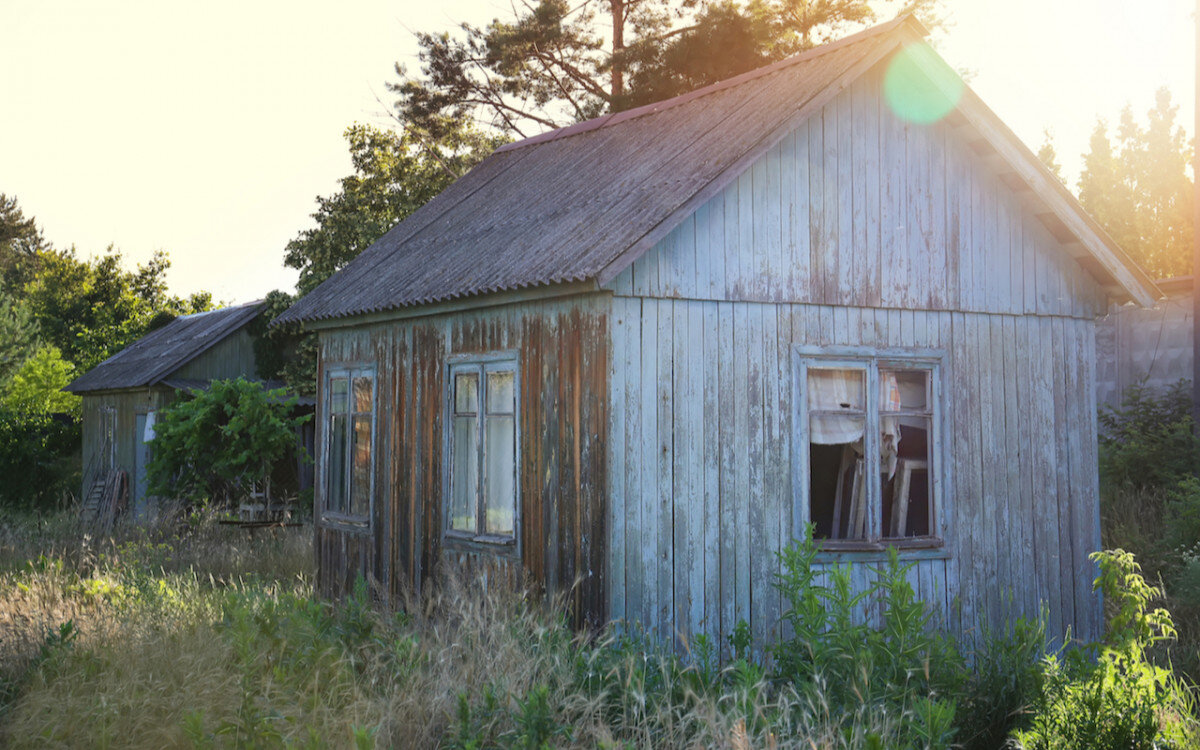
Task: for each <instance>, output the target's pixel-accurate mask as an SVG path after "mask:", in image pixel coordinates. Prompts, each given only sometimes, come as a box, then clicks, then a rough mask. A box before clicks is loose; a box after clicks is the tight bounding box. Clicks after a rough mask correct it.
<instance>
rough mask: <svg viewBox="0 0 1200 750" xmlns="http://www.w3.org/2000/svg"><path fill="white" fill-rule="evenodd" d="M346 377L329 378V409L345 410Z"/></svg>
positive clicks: (335, 410)
mask: <svg viewBox="0 0 1200 750" xmlns="http://www.w3.org/2000/svg"><path fill="white" fill-rule="evenodd" d="M346 386H347V383H346V379H345V378H330V379H329V411H330V412H344V411H346Z"/></svg>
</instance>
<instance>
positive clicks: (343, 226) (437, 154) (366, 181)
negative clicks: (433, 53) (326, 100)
mask: <svg viewBox="0 0 1200 750" xmlns="http://www.w3.org/2000/svg"><path fill="white" fill-rule="evenodd" d="M346 140H347V142H348V143H349V144H350V159H351V161H352V162H353V164H354V173H353V174H351V175H350V176H348V177H344V178H342V180H341V188H340V189H339V190H338V192H336V193H334V194H333V195H331V196H329V197H326V198H321V197H318V198H317V212H316V213H314V214H313V216H312V218H313V219H314V220H315V221H316V224H317V226H316V227H314V228H312V229H306V230H304V231H303V232H301V233H300V234H299V235H298V236H297V237H296V238H295V239H293V240H292V241H291V242H289V243H288V245H287V249H286V251H285V254H284V263H285V264H286V265H288V266H290V267H292V268H296V269H299V271H300V281H299V282H297V285H296V288H297V291H298V293H299V295H300V296H303V295H305V294H307V293H308V292H310V291H312V290H313V289H314V288H316V286H317V285H318V284H320V283H321V282H322V281H324V280H325V279H327V278H329V277H330V276H332V275H333V274H334V272H335V271H337V270H338V269H340V268H342V267H343V266H345V265H346V264H347V263H349V262H350V261H351V260H354V258H356V257H358V254H359V253H361V252H362V251H363V250H365V249H367V247H368V246H369V245H370V244H371V243H373V242H374V241H375V240H377V239H379V238H380V237H382V236H383V234H384V232H386V231H388V230H389V229H391V228H392V227H393V226H395V225H396V224H397V223H399V222H400V221H401V220H402V219H404V218H405V217H406V216H408V215H409V214H411V213H412V212H413V211H416V210H417V209H418V208H420V207H421V206H423V205H425V204H426V203H428V202H429V201H430V200H431V199H432V198H433V197H434V196H435V195H437V194H438V193H440V192H441V191H442V190H443V189H445V187H446V186H447V185H449V184H450V183H451V182H452V181H453V180H454V179H455V178H456V177H457V176H458V175H460V174H462V173H463V172H466V171H467V169H469V168H470V167H471V166H472V165H474V164H475V162H477V161H478V160H479V159H481V158H482V157H483V156H485V155H486V154H487V153H488V152H489V151H490V150H491V149H492V148H494V146H495V145H496V142H495V141H493V140H489V139H485V138H482V137H481V136H478V135H477V134H475V133H474V132H473V131H471V130H470V129H469V128H460V129H458V130H454V131H450V132H447V133H446V134H444V135H443V136H442V138H441V140H439V141H438V142H437V143H436V144H434V143H430V142H428V141H424V140H422V139H419V138H417V137H415V136H414V135H411V134H410V133H408V132H404V133H400V134H397V133H393V132H390V131H387V130H380V129H379V128H374V127H371V126H369V125H352V126H350V127H349V128H348V129H347V130H346Z"/></svg>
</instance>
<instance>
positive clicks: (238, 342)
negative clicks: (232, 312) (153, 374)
mask: <svg viewBox="0 0 1200 750" xmlns="http://www.w3.org/2000/svg"><path fill="white" fill-rule="evenodd" d="M167 377H169V378H187V379H195V380H220V379H222V378H236V377H244V378H257V377H258V368H257V365H256V362H255V359H254V339H253V338H252V337H251V336H250V332H249V331H248V330H247V329H246V328H242V329H241V330H239V331H237V332H236V333H233V334H231V335H229V336H228V337H227V338H225V339H224V340H222V341H221V342H220V343H219V344H217V345H216V346H214V347H213V348H211V349H209V350H208V351H206V352H204V353H203V354H200V355H199V356H197V357H196V358H195V359H193V360H191V361H190V362H188V363H187V364H185V365H184V366H183V367H180V368H179V369H178V370H176V371H175V372H173V373H171V374H170V375H168V376H167Z"/></svg>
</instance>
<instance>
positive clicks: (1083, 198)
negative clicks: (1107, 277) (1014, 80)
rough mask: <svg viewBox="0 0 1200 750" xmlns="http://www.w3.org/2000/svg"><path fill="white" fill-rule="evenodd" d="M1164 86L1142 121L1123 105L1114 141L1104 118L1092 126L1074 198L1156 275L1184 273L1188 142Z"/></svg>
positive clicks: (1188, 254)
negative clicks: (1076, 193) (1076, 196)
mask: <svg viewBox="0 0 1200 750" xmlns="http://www.w3.org/2000/svg"><path fill="white" fill-rule="evenodd" d="M1178 110H1179V108H1178V106H1176V105H1174V104H1172V103H1171V94H1170V92H1169V91H1168V90H1167V89H1166V88H1161V89H1159V90H1158V91H1157V92H1156V93H1155V98H1154V107H1153V108H1152V109H1151V110H1150V111H1149V112H1147V117H1146V125H1145V127H1143V126H1142V125H1141V124H1139V123H1138V122H1137V121H1136V120H1135V119H1134V116H1133V111H1132V110H1131V109H1130V108H1129V107H1126V108H1125V109H1124V111H1122V112H1121V118H1120V122H1119V124H1118V126H1117V131H1116V143H1115V145H1114V142H1113V140H1111V139H1110V137H1109V132H1108V125H1107V123H1105V122H1104V120H1099V121H1098V122H1097V123H1096V127H1095V129H1094V130H1093V131H1092V137H1091V141H1090V143H1089V146H1088V152H1087V153H1086V154H1084V166H1083V171H1082V173H1081V174H1080V176H1079V200H1080V203H1082V204H1083V207H1084V208H1086V209H1087V210H1088V212H1089V213H1090V214H1091V215H1092V216H1094V217H1095V218H1096V220H1097V221H1099V222H1100V225H1101V226H1103V227H1104V228H1105V230H1107V231H1108V233H1109V234H1110V235H1112V237H1113V239H1115V240H1116V241H1117V243H1118V244H1119V245H1120V246H1121V247H1122V248H1124V250H1125V251H1126V252H1127V253H1129V254H1130V256H1132V257H1133V259H1134V260H1136V261H1137V262H1138V263H1140V264H1141V265H1142V267H1143V268H1145V269H1146V270H1147V271H1148V272H1150V274H1151V275H1152V276H1154V277H1156V278H1167V277H1170V276H1180V275H1183V274H1187V273H1191V263H1192V231H1193V228H1192V208H1191V206H1192V190H1193V185H1192V180H1191V179H1190V178H1189V177H1188V171H1189V169H1188V166H1189V163H1190V161H1191V158H1192V152H1191V147H1190V145H1189V143H1188V139H1187V136H1186V134H1185V133H1184V131H1183V128H1182V126H1180V125H1178V124H1177V123H1176V122H1175V117H1176V115H1177V114H1178Z"/></svg>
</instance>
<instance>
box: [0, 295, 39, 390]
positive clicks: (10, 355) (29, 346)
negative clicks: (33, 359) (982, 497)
mask: <svg viewBox="0 0 1200 750" xmlns="http://www.w3.org/2000/svg"><path fill="white" fill-rule="evenodd" d="M37 340H38V327H37V321H36V320H34V317H33V313H31V312H30V310H29V307H28V306H27V305H25V304H23V303H22V302H20V301H19V300H17V299H16V298H15V297H14V295H11V294H9V293H8V292H6V291H4V288H3V287H2V286H0V386H2V385H3V384H4V383H5V382H6V381H7V380H8V379H9V378H10V377H11V376H12V374H13V373H14V372H16V370H17V368H18V367H20V366H21V363H22V362H24V361H25V359H26V358H27V357H29V355H30V354H31V353H32V352H33V350H34V348H35V347H36V345H37Z"/></svg>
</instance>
